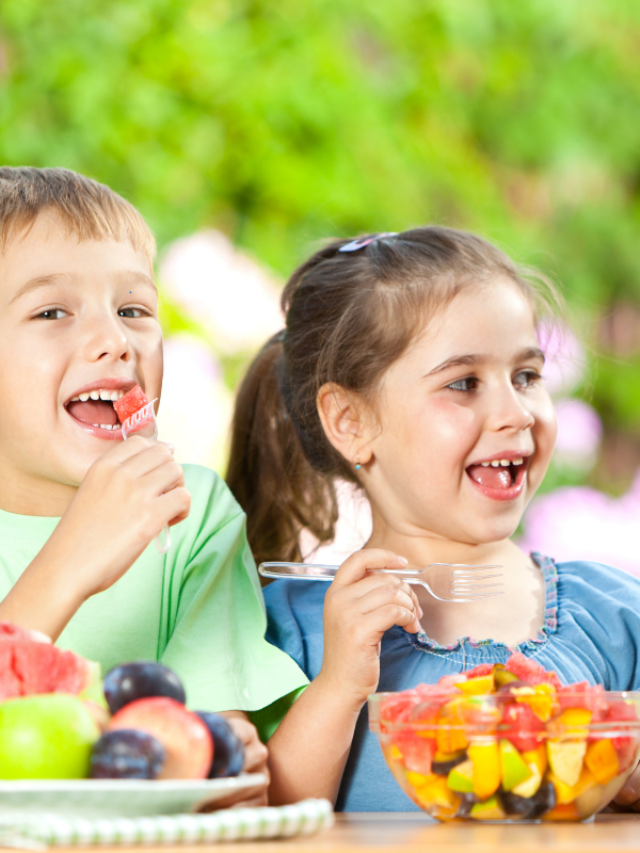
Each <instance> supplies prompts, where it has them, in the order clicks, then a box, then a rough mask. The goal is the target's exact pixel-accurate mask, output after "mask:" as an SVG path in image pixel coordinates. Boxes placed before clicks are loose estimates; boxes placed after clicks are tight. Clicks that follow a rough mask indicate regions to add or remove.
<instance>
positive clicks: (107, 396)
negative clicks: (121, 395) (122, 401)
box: [98, 391, 111, 403]
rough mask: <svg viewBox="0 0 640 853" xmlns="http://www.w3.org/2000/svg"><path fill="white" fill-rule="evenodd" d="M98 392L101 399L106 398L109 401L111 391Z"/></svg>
mask: <svg viewBox="0 0 640 853" xmlns="http://www.w3.org/2000/svg"><path fill="white" fill-rule="evenodd" d="M98 394H99V396H100V399H101V400H107V401H108V402H109V403H110V402H111V391H99V392H98Z"/></svg>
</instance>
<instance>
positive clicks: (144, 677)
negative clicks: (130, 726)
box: [104, 660, 186, 714]
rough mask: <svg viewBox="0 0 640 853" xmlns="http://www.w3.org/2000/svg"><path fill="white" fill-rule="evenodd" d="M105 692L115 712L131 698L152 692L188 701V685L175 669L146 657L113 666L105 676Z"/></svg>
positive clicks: (155, 694) (143, 697)
mask: <svg viewBox="0 0 640 853" xmlns="http://www.w3.org/2000/svg"><path fill="white" fill-rule="evenodd" d="M104 696H105V699H106V700H107V705H108V706H109V710H110V711H111V713H112V714H115V713H116V712H117V711H119V710H120V708H124V706H125V705H128V704H129V702H135V701H136V700H137V699H147V698H149V697H151V696H167V697H168V698H169V699H175V700H176V702H180V703H182V704H183V705H184V704H185V702H186V695H185V692H184V687H183V686H182V682H181V681H180V679H179V678H178V676H177V675H176V674H175V672H173V671H172V670H170V669H169V668H168V667H166V666H163V665H162V664H161V663H156V662H155V661H144V660H141V661H134V662H133V663H122V664H119V665H118V666H114V668H113V669H111V670H109V672H108V673H107V675H106V676H105V679H104Z"/></svg>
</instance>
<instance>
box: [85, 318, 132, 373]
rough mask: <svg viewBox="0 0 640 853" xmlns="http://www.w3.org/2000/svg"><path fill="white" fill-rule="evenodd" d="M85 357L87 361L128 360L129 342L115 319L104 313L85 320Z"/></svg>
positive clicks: (129, 353)
mask: <svg viewBox="0 0 640 853" xmlns="http://www.w3.org/2000/svg"><path fill="white" fill-rule="evenodd" d="M85 355H86V358H87V360H88V361H128V360H129V358H130V355H131V349H130V344H129V340H128V338H127V336H126V334H125V330H124V329H123V328H122V326H121V325H120V323H118V318H117V317H114V316H113V315H111V314H110V313H107V312H104V314H100V315H93V316H92V317H91V318H88V319H87V343H86V348H85Z"/></svg>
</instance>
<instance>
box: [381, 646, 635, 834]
mask: <svg viewBox="0 0 640 853" xmlns="http://www.w3.org/2000/svg"><path fill="white" fill-rule="evenodd" d="M639 712H640V694H638V693H607V692H605V691H604V689H603V688H602V687H601V686H599V685H597V686H591V685H589V684H588V683H587V682H580V683H578V684H571V685H568V686H563V685H562V684H561V682H560V680H559V679H558V677H557V675H556V674H555V673H553V672H547V671H545V670H544V669H543V668H542V667H541V666H540V665H539V664H538V663H536V662H535V661H532V660H530V659H529V658H527V657H525V656H524V655H523V654H520V653H516V654H513V655H512V656H511V657H510V658H509V660H508V661H507V662H506V663H505V664H493V665H491V664H481V665H480V666H477V667H475V669H472V670H470V671H468V672H465V673H461V674H460V675H447V676H444V677H443V678H441V679H440V681H439V682H438V684H433V685H429V684H420V685H418V687H416V688H414V689H412V690H405V691H402V692H399V693H377V694H374V695H373V696H370V697H369V724H370V728H371V730H372V731H374V732H376V733H377V734H378V737H379V740H380V744H381V747H382V751H383V753H384V756H385V759H386V761H387V764H388V766H389V768H390V769H391V772H392V773H393V775H394V777H395V779H396V781H397V782H398V783H399V784H400V786H401V788H402V789H403V790H404V791H405V792H406V793H407V794H408V795H409V797H411V799H412V800H413V801H414V802H415V803H416V804H417V805H418V806H420V808H422V809H424V810H425V811H426V812H428V813H429V814H430V815H432V816H433V817H435V818H438V819H439V820H445V821H446V820H460V819H470V820H484V821H513V820H528V821H538V820H568V821H580V820H586V819H588V818H590V817H591V816H592V815H594V814H595V813H596V812H597V811H599V810H600V809H602V808H604V807H605V806H606V805H608V804H609V802H611V800H612V799H613V798H614V797H615V796H616V795H617V793H618V792H619V791H620V789H621V788H622V786H623V785H624V783H625V781H626V779H627V778H628V776H629V775H630V774H631V772H632V771H633V770H634V769H635V767H636V764H637V762H638V758H639V755H640V719H639V718H640V713H639Z"/></svg>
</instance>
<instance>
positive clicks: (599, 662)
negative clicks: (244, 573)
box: [264, 554, 640, 812]
mask: <svg viewBox="0 0 640 853" xmlns="http://www.w3.org/2000/svg"><path fill="white" fill-rule="evenodd" d="M532 556H533V559H534V560H535V561H536V563H537V564H538V565H539V566H540V568H541V569H542V571H543V574H544V578H545V588H546V607H545V619H544V625H543V627H542V628H541V630H540V632H539V633H538V636H537V637H535V638H534V639H530V640H526V641H525V642H524V643H520V645H518V646H517V651H520V652H523V653H524V654H525V655H527V656H528V657H531V658H535V659H536V661H537V662H538V663H540V664H541V665H542V666H543V667H544V668H545V669H549V670H553V671H554V672H556V673H557V674H558V676H559V678H560V680H561V681H563V682H564V683H566V684H569V683H572V682H576V681H588V682H590V683H591V684H603V685H604V687H605V690H635V689H638V688H639V687H640V580H638V579H637V578H635V577H633V576H632V575H629V574H626V573H625V572H622V571H620V570H619V569H614V568H611V567H610V566H604V565H602V564H599V563H586V562H578V561H576V562H570V563H559V564H557V565H556V564H555V563H554V562H553V560H551V559H549V558H548V557H543V556H541V555H540V554H533V555H532ZM327 588H328V584H326V583H324V582H322V581H306V582H302V581H296V580H279V581H274V582H273V583H271V584H269V586H267V587H266V588H265V590H264V597H265V601H266V605H267V613H268V618H269V628H268V631H267V639H268V640H269V641H270V642H271V643H273V644H274V645H276V646H279V647H280V648H281V649H283V650H284V651H285V652H287V653H288V654H289V655H291V657H292V658H293V659H294V660H295V661H296V663H297V664H298V665H299V666H300V668H301V669H302V670H304V672H305V673H306V675H307V676H308V678H309V679H313V678H315V677H316V675H318V673H319V672H320V668H321V666H322V650H323V640H322V609H323V604H324V596H325V593H326V591H327ZM512 651H513V649H510V648H508V647H507V646H505V645H504V644H503V643H498V642H495V641H494V640H483V641H481V642H472V641H471V640H470V639H469V638H468V637H465V638H461V639H460V640H458V641H457V642H456V643H454V644H453V645H451V646H441V645H439V644H438V643H436V642H434V641H433V640H430V639H429V638H428V637H427V636H426V634H425V633H423V632H421V633H420V634H417V635H416V634H409V633H407V631H405V630H404V628H399V627H393V628H391V629H390V630H389V631H387V632H386V633H385V635H384V637H383V639H382V650H381V658H380V684H379V687H378V690H380V691H387V690H406V689H407V688H410V687H415V686H416V685H417V684H420V683H421V682H424V683H427V684H433V683H435V682H436V681H437V680H438V679H439V678H440V677H441V676H442V675H450V674H453V673H458V672H462V671H463V670H468V669H471V668H472V667H474V666H476V665H477V664H479V663H498V662H499V663H504V662H505V661H506V660H507V658H508V657H509V655H510V654H511V652H512ZM336 809H337V810H339V811H357V812H360V811H363V812H365V811H419V809H418V807H417V806H416V805H414V803H412V802H411V800H410V799H409V798H408V797H407V796H406V795H405V794H404V793H403V791H402V790H401V789H400V787H399V786H398V784H397V783H396V782H395V780H394V779H393V776H392V775H391V772H390V771H389V769H388V768H387V765H386V764H385V761H384V758H383V757H382V752H381V750H380V747H379V745H378V739H377V736H376V735H375V734H372V733H371V732H370V731H369V728H368V718H367V708H366V706H365V707H364V708H363V710H362V713H361V714H360V717H359V719H358V723H357V725H356V731H355V735H354V739H353V745H352V747H351V752H350V754H349V759H348V761H347V766H346V769H345V773H344V776H343V779H342V784H341V786H340V792H339V794H338V800H337V803H336Z"/></svg>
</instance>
